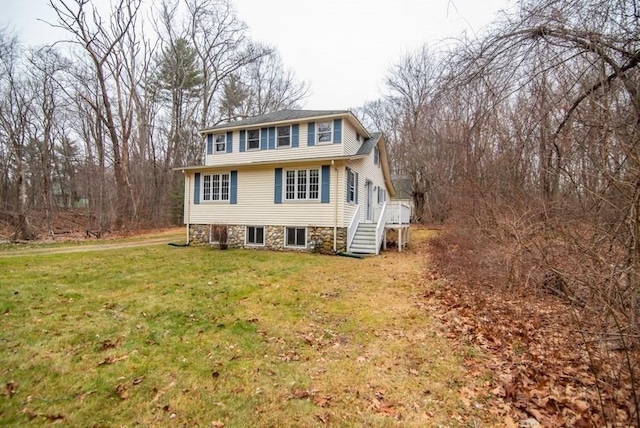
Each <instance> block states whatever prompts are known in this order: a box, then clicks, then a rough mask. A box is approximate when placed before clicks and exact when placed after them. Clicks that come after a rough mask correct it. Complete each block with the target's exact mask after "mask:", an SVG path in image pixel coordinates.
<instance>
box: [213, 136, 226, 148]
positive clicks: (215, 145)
mask: <svg viewBox="0 0 640 428" xmlns="http://www.w3.org/2000/svg"><path fill="white" fill-rule="evenodd" d="M220 136H222V137H223V138H224V148H223V149H222V150H218V137H220ZM227 143H228V141H227V134H226V133H225V134H213V153H226V152H227Z"/></svg>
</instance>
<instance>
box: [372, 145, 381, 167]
mask: <svg viewBox="0 0 640 428" xmlns="http://www.w3.org/2000/svg"><path fill="white" fill-rule="evenodd" d="M373 163H374V164H376V165H378V166H380V150H378V148H377V147H374V148H373Z"/></svg>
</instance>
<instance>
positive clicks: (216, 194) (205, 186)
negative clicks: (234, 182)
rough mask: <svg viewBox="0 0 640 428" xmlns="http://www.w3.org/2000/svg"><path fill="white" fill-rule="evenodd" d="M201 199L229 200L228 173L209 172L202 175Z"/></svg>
mask: <svg viewBox="0 0 640 428" xmlns="http://www.w3.org/2000/svg"><path fill="white" fill-rule="evenodd" d="M202 200H203V201H208V202H211V201H228V200H229V174H210V175H205V176H203V177H202Z"/></svg>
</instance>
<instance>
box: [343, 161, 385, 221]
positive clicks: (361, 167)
mask: <svg viewBox="0 0 640 428" xmlns="http://www.w3.org/2000/svg"><path fill="white" fill-rule="evenodd" d="M373 152H374V151H373V150H372V151H371V153H370V154H369V156H367V157H366V158H364V159H357V160H354V161H350V162H348V163H347V166H348V167H349V168H350V169H351V170H353V171H354V172H357V173H358V205H359V206H360V220H361V221H364V220H365V219H366V215H367V213H366V209H365V208H366V200H367V199H366V194H365V192H366V187H365V183H366V181H367V180H369V181H371V183H372V184H371V185H372V195H371V196H372V200H371V203H372V208H373V220H377V216H378V213H379V212H380V209H381V208H382V205H383V204H384V201H380V202H378V198H377V193H378V189H379V188H382V189H384V193H385V195H386V197H387V198H388V189H387V186H386V185H385V183H384V175H383V172H382V168H378V166H377V165H376V164H375V163H374V153H373ZM342 187H343V189H346V187H347V186H346V179H345V181H344V182H343V185H342ZM355 210H356V205H355V204H349V203H347V204H346V205H345V213H344V215H345V219H346V220H347V222H349V221H351V218H352V217H353V214H354V213H355Z"/></svg>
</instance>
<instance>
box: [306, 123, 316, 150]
mask: <svg viewBox="0 0 640 428" xmlns="http://www.w3.org/2000/svg"><path fill="white" fill-rule="evenodd" d="M307 127H308V128H307V146H315V145H316V123H315V122H309V124H308V125H307Z"/></svg>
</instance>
